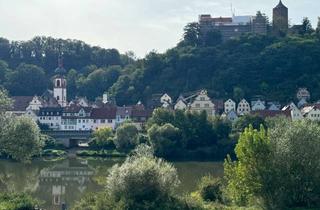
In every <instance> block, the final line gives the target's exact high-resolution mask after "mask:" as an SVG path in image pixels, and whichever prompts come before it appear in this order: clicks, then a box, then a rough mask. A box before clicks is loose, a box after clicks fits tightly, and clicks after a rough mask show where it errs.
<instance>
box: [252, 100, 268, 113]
mask: <svg viewBox="0 0 320 210" xmlns="http://www.w3.org/2000/svg"><path fill="white" fill-rule="evenodd" d="M264 104H265V103H264V102H263V101H261V100H257V101H255V102H253V103H252V108H251V110H252V111H260V110H265V109H266V106H265V105H264Z"/></svg>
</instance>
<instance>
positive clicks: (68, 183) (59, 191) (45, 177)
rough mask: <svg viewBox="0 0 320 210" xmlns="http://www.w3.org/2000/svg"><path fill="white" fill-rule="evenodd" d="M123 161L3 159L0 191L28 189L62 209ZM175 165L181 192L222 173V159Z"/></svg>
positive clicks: (56, 209)
mask: <svg viewBox="0 0 320 210" xmlns="http://www.w3.org/2000/svg"><path fill="white" fill-rule="evenodd" d="M122 161H123V160H121V159H107V160H81V159H67V160H63V161H57V162H48V161H40V160H39V161H34V162H32V164H21V163H17V162H12V161H5V160H0V191H1V192H3V191H7V192H27V193H30V194H31V195H32V196H34V197H35V198H38V199H39V200H41V201H43V204H42V205H41V207H42V208H45V209H47V210H60V209H61V207H62V205H64V204H66V205H67V207H70V206H72V205H73V204H74V202H76V201H78V200H80V199H81V198H82V196H84V195H85V194H86V193H89V192H97V191H101V190H103V186H104V184H105V177H106V176H107V174H108V169H109V168H111V167H112V166H113V165H114V164H116V163H121V162H122ZM174 165H175V166H176V167H177V170H178V173H179V177H180V180H181V182H182V185H181V189H180V190H181V192H189V191H192V190H194V189H195V187H196V184H197V182H198V180H199V179H200V178H201V177H202V176H204V175H208V174H211V175H213V176H221V175H222V173H223V171H222V170H223V169H222V164H221V163H212V162H210V163H199V162H178V163H174Z"/></svg>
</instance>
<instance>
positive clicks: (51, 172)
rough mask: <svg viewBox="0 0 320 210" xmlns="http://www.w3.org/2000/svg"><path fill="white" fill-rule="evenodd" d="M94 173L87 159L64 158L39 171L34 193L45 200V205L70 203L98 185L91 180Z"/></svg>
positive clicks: (54, 205)
mask: <svg viewBox="0 0 320 210" xmlns="http://www.w3.org/2000/svg"><path fill="white" fill-rule="evenodd" d="M94 174H95V170H94V169H93V168H92V167H90V166H89V165H88V162H87V161H80V160H76V159H69V160H65V161H63V162H62V163H59V164H56V165H54V166H52V167H48V168H44V169H42V170H41V171H40V176H39V187H38V189H37V193H36V194H37V196H38V198H39V199H41V200H44V201H46V204H47V205H46V206H50V205H51V206H52V207H59V206H61V205H62V204H69V205H70V204H72V203H73V202H74V201H75V200H78V199H79V198H81V195H82V194H84V193H86V192H90V191H94V190H97V189H98V188H99V187H100V186H99V185H98V184H96V183H95V182H93V181H92V176H93V175H94ZM49 201H51V202H50V203H49ZM52 209H55V208H52Z"/></svg>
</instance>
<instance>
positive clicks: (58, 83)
mask: <svg viewBox="0 0 320 210" xmlns="http://www.w3.org/2000/svg"><path fill="white" fill-rule="evenodd" d="M56 85H57V87H60V86H61V81H60V80H59V79H58V80H57V84H56Z"/></svg>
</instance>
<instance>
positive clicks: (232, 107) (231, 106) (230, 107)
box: [224, 99, 236, 113]
mask: <svg viewBox="0 0 320 210" xmlns="http://www.w3.org/2000/svg"><path fill="white" fill-rule="evenodd" d="M230 111H236V102H234V101H233V100H232V99H229V100H227V101H226V102H224V112H225V113H229V112H230Z"/></svg>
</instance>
